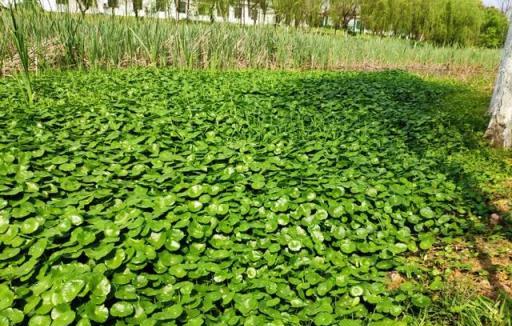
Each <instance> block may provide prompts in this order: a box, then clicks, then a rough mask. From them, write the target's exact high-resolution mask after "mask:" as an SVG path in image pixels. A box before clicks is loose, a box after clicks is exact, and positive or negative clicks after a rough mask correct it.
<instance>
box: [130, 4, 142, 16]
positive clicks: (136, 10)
mask: <svg viewBox="0 0 512 326" xmlns="http://www.w3.org/2000/svg"><path fill="white" fill-rule="evenodd" d="M132 5H133V12H134V13H135V17H136V18H139V11H140V10H142V0H133V2H132Z"/></svg>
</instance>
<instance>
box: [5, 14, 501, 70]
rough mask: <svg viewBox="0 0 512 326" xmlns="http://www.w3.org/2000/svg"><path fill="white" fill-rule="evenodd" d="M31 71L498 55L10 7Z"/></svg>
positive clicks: (11, 59) (323, 32)
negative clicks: (14, 11) (83, 15)
mask: <svg viewBox="0 0 512 326" xmlns="http://www.w3.org/2000/svg"><path fill="white" fill-rule="evenodd" d="M15 17H16V20H17V29H18V31H19V35H22V37H23V40H24V41H23V44H24V45H23V47H24V48H26V49H27V52H28V57H29V61H30V67H31V69H32V70H38V71H40V70H45V69H48V68H53V69H55V68H57V69H68V68H81V69H84V68H85V69H90V68H115V67H129V66H159V67H174V68H180V69H181V68H185V69H192V68H194V69H196V68H201V69H203V68H206V69H240V68H265V69H300V70H309V69H324V70H325V69H335V70H368V69H382V68H400V69H409V70H412V71H418V72H424V73H427V74H434V75H439V74H450V75H457V76H459V75H468V74H469V75H477V76H479V78H482V75H484V76H485V77H487V76H490V80H494V76H495V70H496V67H497V66H498V63H499V59H500V51H499V50H489V49H475V48H455V47H434V46H432V45H430V44H428V43H413V42H410V41H407V40H401V39H396V38H378V37H351V36H347V35H346V34H344V33H341V32H338V33H337V34H333V33H332V31H329V30H327V29H296V28H291V27H290V28H287V27H278V26H239V25H231V24H222V23H218V24H197V23H196V24H194V23H188V24H187V23H179V24H177V23H176V21H174V20H172V19H154V18H150V17H149V18H145V19H143V20H135V18H132V17H108V16H100V15H86V17H85V18H84V19H81V18H80V16H79V15H68V14H57V13H46V12H42V11H38V10H33V9H23V8H22V7H20V8H19V9H18V10H16V13H15ZM0 18H1V19H2V23H3V28H0V73H2V74H4V75H7V74H12V73H13V72H14V71H17V70H20V69H21V62H20V57H19V55H18V52H17V50H16V46H15V42H16V41H15V40H14V38H13V29H14V26H13V23H12V21H11V17H10V15H9V13H8V11H7V10H4V11H3V12H0Z"/></svg>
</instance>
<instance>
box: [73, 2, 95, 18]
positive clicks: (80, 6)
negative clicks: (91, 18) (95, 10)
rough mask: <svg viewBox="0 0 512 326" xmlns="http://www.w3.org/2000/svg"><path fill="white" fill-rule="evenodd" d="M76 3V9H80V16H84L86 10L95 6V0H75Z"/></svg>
mask: <svg viewBox="0 0 512 326" xmlns="http://www.w3.org/2000/svg"><path fill="white" fill-rule="evenodd" d="M76 3H77V4H78V10H80V13H81V14H82V17H84V16H85V13H86V12H87V10H89V9H90V8H92V7H95V6H97V3H96V0H77V1H76Z"/></svg>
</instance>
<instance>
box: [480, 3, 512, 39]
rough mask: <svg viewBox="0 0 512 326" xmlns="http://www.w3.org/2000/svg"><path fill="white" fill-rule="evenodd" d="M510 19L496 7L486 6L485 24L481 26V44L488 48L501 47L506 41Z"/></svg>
mask: <svg viewBox="0 0 512 326" xmlns="http://www.w3.org/2000/svg"><path fill="white" fill-rule="evenodd" d="M507 30H508V20H507V17H506V16H505V14H503V12H501V11H499V10H498V9H496V8H485V16H484V20H483V24H482V26H481V28H480V39H479V42H478V43H479V45H480V46H482V47H486V48H499V47H502V46H503V44H504V43H505V37H506V36H507Z"/></svg>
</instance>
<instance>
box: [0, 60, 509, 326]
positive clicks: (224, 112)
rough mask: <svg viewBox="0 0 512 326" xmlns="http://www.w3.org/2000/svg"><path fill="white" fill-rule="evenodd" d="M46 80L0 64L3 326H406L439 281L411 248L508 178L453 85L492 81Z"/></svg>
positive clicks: (501, 156)
mask: <svg viewBox="0 0 512 326" xmlns="http://www.w3.org/2000/svg"><path fill="white" fill-rule="evenodd" d="M32 83H33V91H34V99H33V104H32V105H30V106H26V105H25V104H24V103H25V102H24V101H22V100H21V99H22V98H23V94H22V93H21V92H20V89H19V87H18V85H17V84H16V83H15V82H14V81H12V80H8V79H2V80H0V106H1V107H2V108H3V109H2V111H1V112H0V198H1V199H0V243H1V244H2V247H1V249H0V250H1V251H0V280H2V281H1V285H0V316H1V317H0V321H2V322H4V323H6V322H7V321H8V320H10V321H11V323H16V322H18V323H28V322H30V325H49V324H50V323H51V322H52V323H53V324H55V325H71V324H76V323H79V324H80V325H88V324H89V323H100V322H105V323H108V324H115V323H118V324H119V325H123V324H141V325H156V324H158V323H163V324H166V325H172V324H184V323H188V325H201V324H214V323H215V324H221V325H239V324H246V325H260V324H261V325H263V324H265V323H271V324H272V325H289V324H301V323H313V324H315V325H331V324H340V325H359V323H358V322H361V324H363V323H364V324H367V323H370V324H372V325H397V324H398V320H402V319H403V318H404V316H405V315H412V316H414V315H416V316H418V315H419V314H421V313H422V312H424V311H425V309H429V307H432V305H436V304H438V303H437V301H436V296H438V294H439V293H440V292H439V291H440V290H442V282H443V281H444V279H443V278H440V277H439V274H438V273H434V272H432V271H430V270H428V269H426V268H424V267H422V266H421V265H418V264H411V263H410V262H411V259H410V257H411V256H419V255H422V254H423V253H425V252H426V251H427V250H429V249H431V248H432V247H433V246H437V245H439V244H442V243H444V242H450V241H451V239H453V238H454V237H464V236H465V235H466V234H467V232H468V230H476V231H478V230H482V229H483V228H484V227H483V223H485V222H486V219H487V217H488V215H489V213H490V212H491V211H492V207H491V206H490V199H491V198H492V193H493V191H494V189H491V188H488V187H486V185H489V184H493V183H494V184H498V183H500V182H502V181H504V180H506V179H507V178H510V176H511V175H512V167H511V166H510V164H508V163H507V161H506V158H507V157H510V155H508V154H505V153H497V152H495V151H493V150H490V149H487V147H486V146H485V144H482V143H481V142H480V137H479V136H478V135H480V134H481V133H482V131H483V130H484V128H485V125H484V124H483V119H475V118H474V117H475V116H478V115H481V114H483V112H479V111H478V110H479V109H478V108H477V107H471V106H467V105H466V104H467V102H465V101H464V100H460V101H453V100H451V101H450V99H453V98H454V97H453V95H454V94H460V93H464V92H465V93H464V94H466V95H467V96H468V98H469V95H471V94H472V96H476V97H478V98H480V99H481V101H482V102H484V99H485V98H486V95H485V94H479V93H475V92H474V91H473V90H471V89H467V88H465V87H461V86H459V85H456V84H451V83H447V82H439V81H426V80H423V79H420V78H418V77H415V76H412V75H409V74H407V73H404V72H398V71H390V72H382V73H303V74H300V73H284V72H261V71H255V72H243V73H240V72H229V73H212V72H197V71H189V72H177V71H172V70H124V71H113V72H111V73H104V72H90V73H82V72H69V73H64V72H63V73H51V74H43V75H39V76H34V78H33V80H32ZM459 99H460V98H459ZM457 103H458V104H457ZM472 103H473V101H472ZM478 107H480V106H478ZM470 136H471V137H470ZM496 171H500V172H499V173H495V172H496ZM391 272H393V273H399V274H401V275H403V278H404V280H405V281H404V282H402V283H401V284H400V285H399V286H397V287H393V288H391V287H390V286H389V276H390V273H391Z"/></svg>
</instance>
